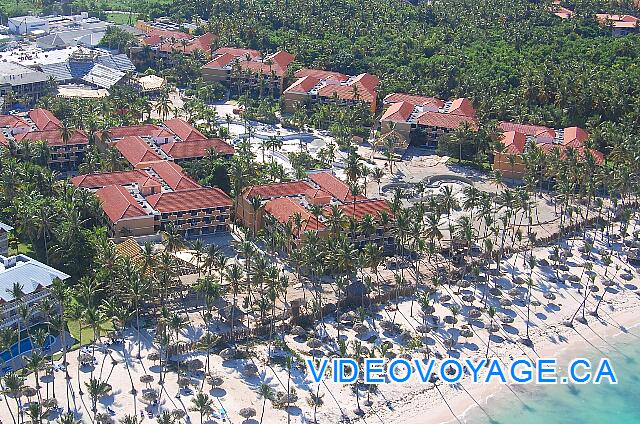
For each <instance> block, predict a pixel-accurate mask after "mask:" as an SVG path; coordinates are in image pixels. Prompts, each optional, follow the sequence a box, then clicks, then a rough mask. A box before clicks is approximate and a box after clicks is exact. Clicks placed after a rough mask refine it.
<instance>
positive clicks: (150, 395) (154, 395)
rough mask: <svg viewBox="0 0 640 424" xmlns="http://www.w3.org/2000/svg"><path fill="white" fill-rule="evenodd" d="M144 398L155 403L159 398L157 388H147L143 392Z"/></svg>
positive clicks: (147, 401)
mask: <svg viewBox="0 0 640 424" xmlns="http://www.w3.org/2000/svg"><path fill="white" fill-rule="evenodd" d="M142 400H143V401H145V402H146V403H153V402H155V401H157V400H158V392H156V391H155V390H147V391H145V392H144V393H142Z"/></svg>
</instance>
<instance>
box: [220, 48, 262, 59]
mask: <svg viewBox="0 0 640 424" xmlns="http://www.w3.org/2000/svg"><path fill="white" fill-rule="evenodd" d="M225 53H228V54H230V55H232V56H234V57H240V58H246V56H247V55H249V57H251V58H253V59H255V58H258V57H260V56H262V54H261V53H260V52H259V51H257V50H252V49H242V48H239V47H220V48H219V49H218V50H216V51H214V52H213V54H215V55H220V54H225Z"/></svg>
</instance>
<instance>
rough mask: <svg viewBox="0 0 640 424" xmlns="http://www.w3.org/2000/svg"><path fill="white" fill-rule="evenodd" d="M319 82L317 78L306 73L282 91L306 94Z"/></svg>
mask: <svg viewBox="0 0 640 424" xmlns="http://www.w3.org/2000/svg"><path fill="white" fill-rule="evenodd" d="M319 82H320V80H319V79H318V78H316V77H313V76H311V75H307V76H305V77H301V78H298V79H297V80H296V81H295V82H294V83H293V84H291V85H290V86H289V87H287V89H286V90H284V92H285V93H300V94H306V93H308V92H309V90H311V89H312V88H313V87H315V86H316V84H318V83H319Z"/></svg>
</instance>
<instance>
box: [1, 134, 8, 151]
mask: <svg viewBox="0 0 640 424" xmlns="http://www.w3.org/2000/svg"><path fill="white" fill-rule="evenodd" d="M0 145H1V146H5V147H6V146H8V145H9V139H8V138H7V137H5V135H4V133H3V132H2V131H0Z"/></svg>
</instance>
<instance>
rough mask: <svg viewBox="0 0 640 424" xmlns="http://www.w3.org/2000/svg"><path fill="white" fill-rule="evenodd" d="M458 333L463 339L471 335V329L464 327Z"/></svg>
mask: <svg viewBox="0 0 640 424" xmlns="http://www.w3.org/2000/svg"><path fill="white" fill-rule="evenodd" d="M460 335H461V336H462V337H464V338H465V339H468V338H469V337H473V331H472V330H471V329H470V328H465V329H463V330H462V331H460Z"/></svg>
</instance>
